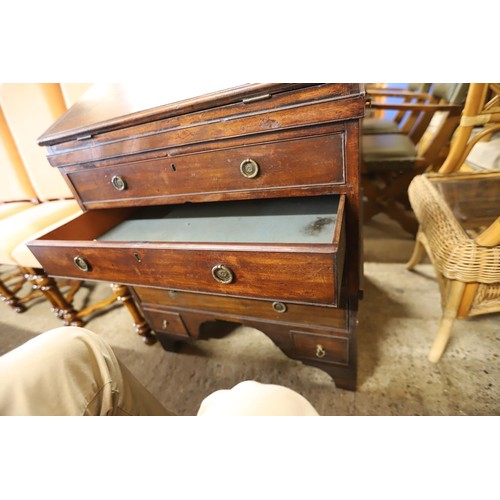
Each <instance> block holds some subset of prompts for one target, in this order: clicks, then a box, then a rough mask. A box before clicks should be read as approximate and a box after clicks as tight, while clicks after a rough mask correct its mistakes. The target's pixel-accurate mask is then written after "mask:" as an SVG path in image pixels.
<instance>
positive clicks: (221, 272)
mask: <svg viewBox="0 0 500 500" xmlns="http://www.w3.org/2000/svg"><path fill="white" fill-rule="evenodd" d="M212 276H213V278H214V280H215V281H218V282H219V283H222V284H223V285H228V284H229V283H232V282H233V280H234V274H233V271H231V269H229V267H226V266H224V265H222V264H217V265H216V266H214V267H213V268H212Z"/></svg>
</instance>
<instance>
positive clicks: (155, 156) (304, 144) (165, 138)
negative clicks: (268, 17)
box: [29, 84, 365, 389]
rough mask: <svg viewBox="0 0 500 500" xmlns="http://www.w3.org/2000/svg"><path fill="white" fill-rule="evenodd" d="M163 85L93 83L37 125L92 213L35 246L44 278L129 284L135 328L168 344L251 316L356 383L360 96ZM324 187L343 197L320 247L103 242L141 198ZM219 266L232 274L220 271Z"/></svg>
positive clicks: (230, 200)
mask: <svg viewBox="0 0 500 500" xmlns="http://www.w3.org/2000/svg"><path fill="white" fill-rule="evenodd" d="M160 87H161V86H160ZM160 87H157V88H156V89H152V88H151V89H150V88H149V87H148V86H147V85H142V86H140V88H139V89H137V88H136V89H134V88H131V87H122V86H98V87H96V88H94V89H92V90H91V91H90V92H89V93H87V94H86V95H85V96H84V98H83V99H82V100H81V101H80V102H79V103H77V104H76V105H75V106H74V107H73V108H71V110H69V111H68V112H67V113H66V114H65V115H63V116H62V117H61V118H60V119H59V120H58V121H57V122H56V123H55V124H54V125H53V126H52V127H51V128H50V129H49V130H48V131H47V132H46V133H45V134H43V136H42V137H41V138H40V140H39V143H40V144H41V145H44V146H47V153H48V159H49V162H50V163H51V164H52V166H54V167H56V168H58V169H59V171H60V172H61V174H62V175H63V176H64V178H65V179H66V181H67V183H68V185H69V187H70V189H71V190H72V192H73V193H74V195H75V198H76V199H77V200H78V202H79V203H80V205H81V206H82V208H83V209H84V210H88V211H87V212H86V213H84V214H83V215H82V216H81V217H79V218H78V219H75V220H74V221H72V222H70V223H69V224H67V225H65V226H63V227H61V228H59V229H57V230H56V231H53V232H52V233H49V234H47V235H45V236H44V237H42V238H40V239H38V240H36V241H35V242H32V243H30V245H29V246H30V249H31V250H32V251H33V253H34V254H35V256H36V257H37V258H38V260H39V261H40V262H41V263H42V264H43V266H44V268H45V269H47V270H48V272H49V273H50V275H53V276H61V277H70V278H76V279H80V280H96V281H109V282H113V283H117V285H116V286H123V289H122V290H121V292H120V293H122V292H123V293H125V294H126V293H127V292H126V290H127V286H131V287H132V288H131V291H132V297H133V300H132V299H130V300H128V299H127V300H128V303H129V304H130V305H132V304H133V305H134V307H135V310H134V307H132V309H131V311H130V312H131V314H132V316H133V318H134V323H135V325H136V329H137V331H138V333H140V334H142V335H143V336H144V337H145V338H146V339H149V338H151V339H155V338H158V339H159V340H160V342H161V344H162V346H163V347H164V348H165V349H168V350H175V349H178V348H179V347H180V346H181V345H182V342H186V341H193V340H195V339H198V338H206V337H207V335H208V336H209V335H211V334H215V331H212V332H211V333H209V329H208V328H207V327H206V325H208V324H210V325H217V326H216V327H215V330H217V329H219V330H218V331H219V332H220V331H223V330H224V329H225V328H227V327H230V326H231V325H234V324H244V325H248V326H252V327H254V328H257V329H259V330H260V331H262V332H264V333H265V334H266V335H268V336H269V338H271V339H272V341H273V342H274V343H275V344H276V345H277V346H278V347H279V348H280V349H281V350H282V351H283V352H284V353H285V354H286V355H287V356H289V357H291V358H294V359H299V360H301V361H302V362H304V363H307V364H310V365H312V366H315V367H318V368H320V369H322V370H324V371H326V372H327V373H329V374H330V375H331V376H332V377H333V378H334V379H335V383H336V385H337V386H338V387H342V388H347V389H355V386H356V343H355V325H356V312H357V308H358V299H359V297H360V295H361V291H360V281H361V277H362V251H361V231H360V227H361V220H360V219H361V210H360V199H359V121H360V119H361V117H362V116H363V114H364V104H365V103H364V92H363V89H362V88H361V87H360V86H359V85H357V84H249V85H242V86H239V87H235V88H232V89H228V90H224V91H219V92H215V93H210V94H205V95H200V96H199V97H191V96H189V95H188V96H186V95H183V92H182V90H181V91H180V92H174V90H175V89H170V92H169V89H168V86H163V87H161V88H160ZM137 90H138V91H137ZM185 92H186V91H185V90H184V93H185ZM185 97H187V99H186V98H185ZM244 165H246V166H247V167H249V168H250V170H251V172H250V173H251V175H250V174H249V171H245V172H246V174H248V175H244V173H245V172H243V166H244ZM255 170H256V173H255ZM254 173H255V175H253V174H254ZM320 196H322V197H325V198H326V197H328V199H329V200H331V199H333V197H337V198H338V200H339V203H338V211H337V212H336V214H335V217H334V219H335V221H336V222H335V225H334V226H333V227H334V229H333V230H332V231H331V233H329V237H328V238H327V240H325V241H323V240H322V241H321V242H319V241H313V242H310V241H307V242H302V240H297V241H301V242H295V243H292V242H290V241H282V240H280V241H279V242H275V241H273V242H272V243H266V242H258V241H257V242H255V241H253V240H251V241H248V240H245V239H243V240H242V241H238V240H229V242H227V240H222V241H224V242H220V241H219V240H217V238H213V239H211V238H210V236H208V238H207V240H208V241H197V240H196V241H191V240H187V241H185V240H182V241H177V240H167V241H164V240H161V241H159V240H154V241H153V240H151V239H149V240H148V239H145V240H144V239H143V238H138V239H137V240H136V239H133V238H130V239H126V240H121V241H118V240H112V239H111V240H106V239H105V238H104V237H103V236H102V235H103V233H106V232H107V231H110V230H113V228H115V227H117V226H119V225H121V224H123V223H125V221H129V220H130V219H133V218H134V217H137V215H136V212H135V211H136V210H139V207H149V208H147V210H150V209H152V208H154V207H153V206H154V205H156V206H158V207H159V208H161V207H162V206H167V205H168V206H175V205H176V204H177V206H179V205H178V204H183V203H186V202H189V203H195V204H197V205H198V206H199V207H201V208H202V210H206V207H208V204H209V203H211V202H217V203H220V204H221V206H223V208H224V210H226V211H227V213H228V214H231V211H232V210H234V206H235V205H234V203H245V201H242V200H266V203H267V201H268V200H269V201H271V200H272V199H289V200H293V201H294V206H296V207H301V206H304V205H305V204H306V202H305V201H304V200H306V199H309V200H311V199H312V197H316V198H317V199H319V198H318V197H320ZM193 206H194V205H193ZM140 210H146V209H145V208H141V209H140ZM169 210H170V208H169ZM137 213H138V212H137ZM331 220H333V218H331ZM155 224H156V222H155ZM321 224H323V222H322V221H320V220H318V227H319V226H320V225H321ZM265 230H266V231H272V224H271V225H270V226H266V229H265ZM218 266H219V267H220V266H224V269H225V271H224V272H226V271H227V269H226V268H228V269H229V271H230V273H231V279H230V280H229V281H230V282H228V283H220V282H219V281H217V280H216V279H214V274H213V273H214V269H218ZM128 297H129V296H128ZM143 316H144V318H145V320H146V321H144V319H143ZM141 321H142V322H141ZM151 330H153V331H154V332H155V333H156V336H153V333H152V331H151Z"/></svg>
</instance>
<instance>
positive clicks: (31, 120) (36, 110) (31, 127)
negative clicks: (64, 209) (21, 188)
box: [0, 83, 73, 201]
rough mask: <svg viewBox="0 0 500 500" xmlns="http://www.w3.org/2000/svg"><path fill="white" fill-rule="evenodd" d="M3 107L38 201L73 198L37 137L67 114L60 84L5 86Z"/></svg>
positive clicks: (0, 95) (1, 90) (1, 97)
mask: <svg viewBox="0 0 500 500" xmlns="http://www.w3.org/2000/svg"><path fill="white" fill-rule="evenodd" d="M0 104H1V106H2V109H3V112H4V114H5V118H6V120H7V123H8V125H9V128H10V131H11V133H12V137H13V138H14V141H15V143H16V146H17V149H18V151H19V154H20V156H21V158H22V160H23V163H24V166H25V168H26V170H27V172H28V175H29V178H30V180H31V183H32V184H33V187H34V189H35V192H36V194H37V196H38V198H39V199H40V200H42V201H45V200H54V199H59V198H72V197H73V195H72V193H71V191H70V189H69V188H68V186H67V184H66V182H65V181H64V179H63V177H62V175H61V174H60V172H59V171H58V170H57V168H53V167H51V165H50V164H49V162H48V160H47V158H46V150H45V148H42V147H40V146H39V145H38V142H37V140H38V138H39V137H40V136H41V135H42V134H43V133H44V132H45V131H46V130H47V129H48V128H49V127H50V126H51V125H52V124H53V123H54V122H55V121H56V120H57V119H58V118H59V117H60V116H61V115H62V114H63V113H64V112H65V111H66V105H65V103H64V99H63V96H62V92H61V87H60V86H59V84H57V83H4V84H2V85H1V86H0Z"/></svg>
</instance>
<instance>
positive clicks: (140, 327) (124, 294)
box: [111, 283, 156, 345]
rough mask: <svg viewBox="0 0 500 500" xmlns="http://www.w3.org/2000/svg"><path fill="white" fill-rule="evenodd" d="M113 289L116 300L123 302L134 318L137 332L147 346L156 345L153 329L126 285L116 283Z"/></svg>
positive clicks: (112, 286)
mask: <svg viewBox="0 0 500 500" xmlns="http://www.w3.org/2000/svg"><path fill="white" fill-rule="evenodd" d="M111 289H112V290H113V293H114V295H115V297H116V300H118V301H119V302H122V303H123V305H124V306H125V307H126V308H127V310H128V312H129V313H130V315H131V316H132V318H133V320H134V328H135V331H136V332H137V333H138V334H139V335H141V336H142V338H143V340H144V342H145V343H146V344H148V345H152V344H154V343H155V342H156V337H155V336H154V335H153V334H152V333H151V328H150V327H149V325H148V323H147V322H146V320H145V319H144V318H143V316H142V314H141V312H140V311H139V309H138V308H137V306H136V304H135V302H134V299H132V296H131V295H130V292H129V290H128V288H127V287H126V286H125V285H118V284H116V283H113V284H112V285H111Z"/></svg>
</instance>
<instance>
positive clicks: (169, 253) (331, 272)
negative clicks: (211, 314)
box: [28, 195, 345, 306]
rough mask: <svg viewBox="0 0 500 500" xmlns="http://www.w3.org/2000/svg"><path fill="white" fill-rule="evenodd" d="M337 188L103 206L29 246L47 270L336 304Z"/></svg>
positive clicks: (340, 254)
mask: <svg viewBox="0 0 500 500" xmlns="http://www.w3.org/2000/svg"><path fill="white" fill-rule="evenodd" d="M344 204H345V196H344V195H331V196H320V197H304V198H293V199H270V200H248V201H232V202H223V203H222V202H214V203H204V204H184V205H170V206H157V207H143V208H140V209H131V208H122V209H103V210H92V211H89V212H86V213H84V214H83V215H81V216H80V217H78V218H77V219H74V220H73V221H71V222H69V223H68V224H66V225H64V226H62V227H60V228H58V229H57V230H55V231H52V232H50V233H48V234H46V235H45V236H43V237H42V238H40V239H38V240H35V241H32V242H30V243H29V245H28V246H29V248H30V250H31V251H32V252H33V254H34V255H35V256H36V258H37V259H38V261H39V262H40V263H41V265H42V266H43V268H44V269H45V271H46V272H47V273H48V274H50V275H52V276H60V277H68V278H77V279H84V280H97V281H108V282H115V283H124V284H127V285H143V286H150V287H155V288H168V289H171V290H183V291H195V292H202V293H210V294H218V295H230V296H235V297H250V298H264V299H276V300H283V301H289V302H297V303H319V304H325V305H332V306H336V305H337V303H338V299H339V293H340V286H341V282H342V270H343V264H344V253H345V234H344V231H345V230H344Z"/></svg>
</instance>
